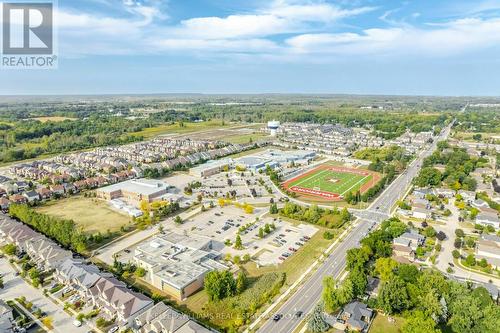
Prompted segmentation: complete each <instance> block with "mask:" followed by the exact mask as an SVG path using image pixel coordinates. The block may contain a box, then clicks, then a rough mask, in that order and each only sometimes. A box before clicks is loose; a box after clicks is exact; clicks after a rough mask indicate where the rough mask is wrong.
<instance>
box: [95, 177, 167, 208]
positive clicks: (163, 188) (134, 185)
mask: <svg viewBox="0 0 500 333" xmlns="http://www.w3.org/2000/svg"><path fill="white" fill-rule="evenodd" d="M168 188H169V185H168V184H166V183H165V182H162V181H160V180H153V179H131V180H127V181H124V182H121V183H117V184H113V185H110V186H106V187H102V188H100V189H98V190H97V197H99V198H102V199H106V200H113V199H118V198H121V199H123V200H126V201H128V202H131V203H138V202H141V201H142V200H145V201H148V202H152V201H154V200H157V199H160V198H161V196H162V195H164V194H166V193H167V190H168Z"/></svg>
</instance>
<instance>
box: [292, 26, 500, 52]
mask: <svg viewBox="0 0 500 333" xmlns="http://www.w3.org/2000/svg"><path fill="white" fill-rule="evenodd" d="M498 31H500V19H490V20H481V19H461V20H456V21H452V22H449V23H446V24H442V25H438V26H436V25H432V26H429V27H428V28H427V29H423V28H416V27H413V26H408V25H406V26H402V27H393V28H385V29H366V30H364V31H363V32H362V33H338V34H330V33H322V34H302V35H298V36H295V37H292V38H289V39H287V40H286V44H287V45H288V46H290V48H291V50H292V52H293V53H301V54H315V53H316V54H317V53H320V54H321V53H331V54H338V55H342V54H343V55H356V54H359V55H374V54H381V55H387V54H392V55H402V54H406V55H417V56H422V55H424V56H425V55H428V56H450V55H454V54H456V53H462V52H467V51H477V50H478V49H482V48H488V47H492V46H500V34H498Z"/></svg>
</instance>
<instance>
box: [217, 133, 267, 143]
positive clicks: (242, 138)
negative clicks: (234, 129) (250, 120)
mask: <svg viewBox="0 0 500 333" xmlns="http://www.w3.org/2000/svg"><path fill="white" fill-rule="evenodd" d="M268 136H269V135H267V134H266V133H259V132H254V133H250V134H239V135H230V136H227V137H223V138H222V139H221V140H223V141H226V142H229V143H236V144H241V143H249V142H250V139H251V140H252V142H255V141H258V140H259V139H262V138H265V137H268Z"/></svg>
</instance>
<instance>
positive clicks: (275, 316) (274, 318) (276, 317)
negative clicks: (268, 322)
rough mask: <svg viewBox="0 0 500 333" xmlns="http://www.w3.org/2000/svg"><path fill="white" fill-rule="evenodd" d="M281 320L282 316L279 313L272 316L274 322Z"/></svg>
mask: <svg viewBox="0 0 500 333" xmlns="http://www.w3.org/2000/svg"><path fill="white" fill-rule="evenodd" d="M281 318H283V315H282V314H281V313H277V314H275V315H274V316H273V320H274V321H279V320H280V319H281Z"/></svg>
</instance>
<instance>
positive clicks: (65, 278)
mask: <svg viewBox="0 0 500 333" xmlns="http://www.w3.org/2000/svg"><path fill="white" fill-rule="evenodd" d="M102 276H104V277H111V276H112V275H111V274H108V273H101V272H100V271H99V268H97V266H94V265H88V264H86V263H84V262H83V261H82V260H80V259H74V258H72V257H69V258H66V259H65V260H64V261H63V262H61V264H60V265H59V266H57V267H56V269H55V272H54V278H55V279H56V280H58V281H59V282H61V283H63V284H64V285H66V286H69V287H71V288H72V289H74V290H76V291H77V292H78V293H79V294H80V296H81V297H83V298H90V297H91V295H90V288H91V287H92V286H93V285H94V284H95V283H96V282H97V281H98V280H99V279H100V278H101V277H102Z"/></svg>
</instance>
